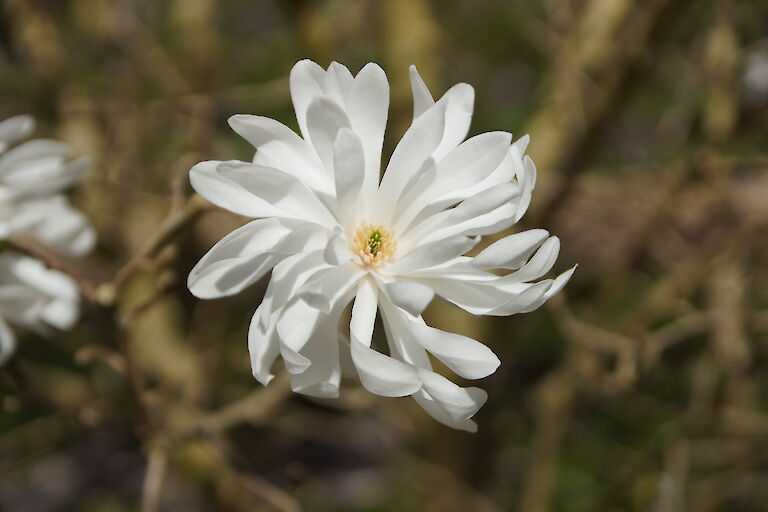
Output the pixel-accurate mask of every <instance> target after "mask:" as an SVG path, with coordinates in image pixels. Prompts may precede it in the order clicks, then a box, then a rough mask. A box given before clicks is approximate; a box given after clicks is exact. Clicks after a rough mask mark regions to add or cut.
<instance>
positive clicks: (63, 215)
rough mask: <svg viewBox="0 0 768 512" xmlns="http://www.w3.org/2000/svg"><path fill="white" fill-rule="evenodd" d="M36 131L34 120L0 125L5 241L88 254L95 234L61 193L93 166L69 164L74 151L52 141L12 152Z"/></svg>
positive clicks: (80, 161)
mask: <svg viewBox="0 0 768 512" xmlns="http://www.w3.org/2000/svg"><path fill="white" fill-rule="evenodd" d="M33 128H34V121H33V119H32V118H31V117H29V116H17V117H12V118H10V119H7V120H5V121H3V122H0V240H4V239H6V238H8V237H9V236H11V235H13V234H16V233H26V234H29V235H32V236H34V237H35V238H37V239H38V240H39V241H40V242H42V243H44V244H46V245H48V246H50V247H51V248H53V249H54V250H56V251H59V252H61V253H64V254H69V255H82V254H85V253H87V252H89V251H90V250H91V249H92V248H93V245H94V242H95V240H96V235H95V232H94V230H93V228H92V227H91V226H90V225H89V224H88V221H87V220H86V219H85V217H84V216H83V215H82V214H81V213H80V212H78V211H77V210H75V209H73V208H72V206H71V205H70V204H69V201H68V200H67V198H66V197H65V196H64V195H63V193H62V192H63V191H64V190H65V189H66V188H68V187H70V186H71V185H73V184H74V183H75V182H76V181H77V180H78V179H80V178H81V177H82V175H83V174H84V173H85V171H86V170H87V169H88V161H87V160H86V159H84V158H77V159H70V156H71V149H70V147H69V146H67V145H66V144H64V143H61V142H57V141H54V140H48V139H36V140H31V141H28V142H25V143H23V144H20V145H18V146H16V147H14V148H12V149H9V147H10V145H11V143H13V142H14V141H16V140H18V139H21V138H24V137H26V136H28V135H29V134H30V133H31V131H32V129H33Z"/></svg>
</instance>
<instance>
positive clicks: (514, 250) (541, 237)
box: [471, 229, 549, 270]
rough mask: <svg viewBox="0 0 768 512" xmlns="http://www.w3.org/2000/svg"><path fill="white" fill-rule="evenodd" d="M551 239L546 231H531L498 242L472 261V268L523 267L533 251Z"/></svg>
mask: <svg viewBox="0 0 768 512" xmlns="http://www.w3.org/2000/svg"><path fill="white" fill-rule="evenodd" d="M547 238H549V232H548V231H547V230H546V229H529V230H528V231H522V232H520V233H515V234H514V235H509V236H506V237H504V238H502V239H501V240H497V241H496V242H494V243H492V244H491V245H489V246H488V247H486V248H485V249H483V250H482V251H481V252H480V254H478V255H477V256H475V257H474V258H473V259H472V262H471V264H472V266H473V267H475V268H478V269H484V270H485V269H492V268H499V269H509V270H517V269H518V268H520V267H522V266H523V265H524V264H525V262H526V261H527V260H528V258H530V257H531V254H533V251H535V250H536V249H538V248H539V247H541V244H543V243H544V241H545V240H546V239H547Z"/></svg>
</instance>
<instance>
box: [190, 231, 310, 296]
mask: <svg viewBox="0 0 768 512" xmlns="http://www.w3.org/2000/svg"><path fill="white" fill-rule="evenodd" d="M322 243H323V241H322V232H318V230H317V227H316V226H314V225H312V224H304V225H301V224H297V223H295V222H287V221H284V220H280V219H259V220H255V221H252V222H250V223H248V224H246V225H245V226H242V227H240V228H238V229H236V230H235V231H233V232H231V233H230V234H228V235H227V236H225V237H224V238H222V239H221V240H220V241H219V242H218V243H216V245H214V246H213V247H212V248H211V249H210V250H209V251H208V253H206V254H205V256H203V257H202V258H201V259H200V261H199V262H198V263H197V265H195V266H194V268H193V269H192V271H191V272H190V273H189V278H188V280H187V285H188V287H189V290H190V291H191V292H192V294H193V295H195V296H196V297H198V298H202V299H208V298H216V297H225V296H228V295H233V294H235V293H238V292H240V291H242V290H243V289H245V288H246V287H248V286H250V285H251V284H253V283H254V282H256V280H258V279H259V278H260V277H262V276H263V275H264V274H266V273H267V272H268V271H269V270H270V269H271V268H272V267H273V266H274V265H275V264H276V263H277V262H278V261H280V260H282V259H283V258H285V257H286V256H289V255H291V254H295V253H297V252H301V251H303V250H305V249H311V248H312V247H318V246H320V244H322Z"/></svg>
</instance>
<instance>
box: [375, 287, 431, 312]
mask: <svg viewBox="0 0 768 512" xmlns="http://www.w3.org/2000/svg"><path fill="white" fill-rule="evenodd" d="M384 290H385V292H386V294H387V297H389V300H391V301H392V303H393V304H394V305H395V306H397V307H399V308H401V309H404V310H405V311H407V312H408V313H410V314H411V315H414V316H418V315H420V314H421V313H422V312H423V311H424V310H425V309H426V307H427V306H428V305H429V303H430V302H432V298H433V297H434V296H435V292H434V291H433V290H432V288H430V287H429V286H426V285H424V284H421V283H418V282H416V281H402V280H398V281H393V282H391V283H387V284H385V285H384Z"/></svg>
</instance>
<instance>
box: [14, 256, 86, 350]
mask: <svg viewBox="0 0 768 512" xmlns="http://www.w3.org/2000/svg"><path fill="white" fill-rule="evenodd" d="M78 310H79V295H78V291H77V286H76V285H75V283H74V282H73V281H72V279H71V278H70V277H69V276H66V275H64V274H62V273H61V272H58V271H56V270H51V269H48V268H46V267H45V265H43V264H42V263H41V262H40V261H38V260H36V259H34V258H31V257H28V256H24V255H21V254H18V253H16V252H14V251H9V250H6V251H4V252H3V253H2V254H0V365H2V364H3V363H4V362H5V361H6V360H7V359H8V358H9V357H10V355H11V354H12V353H13V350H14V348H15V346H16V337H15V336H14V333H13V331H12V330H11V328H10V327H9V325H8V324H9V323H11V324H14V325H18V326H21V327H25V328H27V329H32V330H35V331H38V332H41V333H44V332H45V331H46V330H47V326H52V327H56V328H58V329H69V328H71V327H72V325H73V324H74V323H75V320H76V319H77V316H78Z"/></svg>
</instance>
